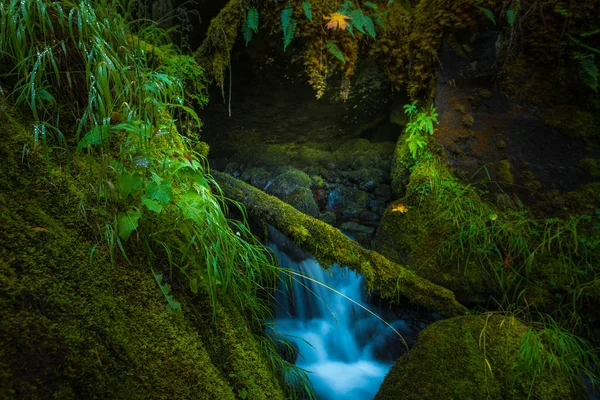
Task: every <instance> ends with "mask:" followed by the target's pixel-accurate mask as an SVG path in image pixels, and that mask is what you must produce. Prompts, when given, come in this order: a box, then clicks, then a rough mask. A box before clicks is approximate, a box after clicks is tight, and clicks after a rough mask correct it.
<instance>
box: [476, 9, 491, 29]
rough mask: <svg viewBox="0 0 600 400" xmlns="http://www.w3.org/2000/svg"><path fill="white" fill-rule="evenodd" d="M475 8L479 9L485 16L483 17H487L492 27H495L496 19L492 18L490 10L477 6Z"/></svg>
mask: <svg viewBox="0 0 600 400" xmlns="http://www.w3.org/2000/svg"><path fill="white" fill-rule="evenodd" d="M477 8H479V9H480V10H481V11H482V12H483V13H484V14H485V16H486V17H488V19H489V20H490V21H492V22H493V23H494V25H496V17H494V13H493V12H492V10H490V9H489V8H485V7H481V6H477Z"/></svg>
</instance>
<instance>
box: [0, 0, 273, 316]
mask: <svg viewBox="0 0 600 400" xmlns="http://www.w3.org/2000/svg"><path fill="white" fill-rule="evenodd" d="M105 5H106V8H98V9H96V8H94V6H93V3H91V2H89V1H88V0H80V1H78V2H76V3H73V4H69V5H68V6H65V8H63V6H62V3H59V2H51V1H49V0H36V1H31V2H23V1H19V0H11V1H8V2H2V3H0V15H1V17H0V18H1V20H0V29H1V31H0V54H1V55H2V60H3V61H4V62H7V63H8V65H9V66H10V67H11V68H13V70H12V72H11V73H10V74H7V75H4V76H3V78H8V79H11V80H12V81H13V82H14V90H13V92H12V97H13V98H14V99H15V101H16V103H17V104H18V105H20V104H27V105H28V106H29V108H30V109H31V112H32V114H33V119H34V133H35V135H36V137H35V144H34V149H33V150H34V151H38V150H39V149H41V150H42V151H43V152H44V158H45V159H46V164H47V166H48V167H49V169H56V168H59V167H60V161H61V159H60V157H61V156H60V155H59V156H57V157H54V154H53V152H52V151H51V150H52V149H54V148H56V146H61V149H62V150H63V151H62V152H61V153H60V154H63V156H62V157H68V155H69V153H70V152H71V154H75V155H76V157H77V158H78V159H79V158H81V157H84V154H87V157H88V160H89V165H90V166H89V168H90V184H89V188H91V190H89V191H88V192H87V193H84V195H83V197H82V199H81V209H82V210H83V211H84V212H85V213H86V214H87V213H88V212H91V213H92V214H94V215H98V216H101V217H102V218H104V219H105V221H106V222H105V223H104V224H102V226H104V227H105V229H104V231H105V233H106V235H105V237H106V243H104V245H103V246H102V245H97V246H95V247H94V248H93V249H92V251H91V252H90V261H91V262H94V255H95V254H98V249H99V248H100V247H106V248H107V250H108V251H109V253H110V254H111V260H112V261H113V263H114V262H115V260H116V254H115V249H118V251H120V253H121V254H122V256H123V258H124V259H125V260H126V261H129V260H130V258H129V256H128V253H132V252H135V253H137V254H140V252H141V253H142V254H145V255H146V257H147V261H148V264H149V266H150V269H151V270H152V273H153V276H154V278H155V280H156V283H157V285H158V287H159V288H160V291H161V292H162V294H163V296H164V297H165V299H166V301H167V310H168V311H169V312H171V313H179V312H180V305H179V303H178V302H177V301H176V300H175V299H174V298H173V295H172V293H171V291H170V289H171V283H172V282H173V279H174V273H173V271H174V270H175V271H176V272H177V273H179V274H180V275H181V276H183V277H184V279H185V280H186V281H187V283H188V287H189V289H190V290H191V291H192V292H194V293H195V292H197V290H198V287H199V285H202V286H205V287H206V288H207V290H208V293H209V295H210V300H211V304H212V306H213V310H216V307H217V298H218V297H221V296H227V297H228V298H231V299H232V300H233V301H234V303H235V304H236V305H237V307H238V308H239V309H241V310H245V312H246V313H247V314H248V315H249V316H251V317H252V318H253V320H254V321H260V320H262V319H264V318H266V317H268V316H269V315H270V312H271V311H270V309H269V308H268V307H267V305H266V303H265V301H264V300H262V297H261V295H260V294H259V293H260V292H261V291H262V290H263V289H262V288H263V287H264V286H267V287H273V286H274V281H275V280H276V279H277V278H278V275H279V270H278V268H277V266H276V265H275V262H274V260H273V258H272V255H271V254H270V253H269V252H268V250H267V249H266V248H265V247H264V246H263V245H262V244H260V243H259V242H258V241H257V239H256V238H255V237H254V236H253V235H252V234H251V233H250V230H249V228H248V226H247V224H246V221H245V211H244V209H243V207H242V206H241V205H240V204H237V203H235V202H230V203H229V204H230V205H231V206H232V207H233V208H234V209H235V212H237V213H238V214H239V215H240V216H241V220H235V219H230V218H229V217H228V208H227V205H226V199H225V198H224V197H223V196H222V194H221V192H220V189H219V187H218V185H217V184H216V183H215V182H214V180H213V179H212V177H211V176H210V174H209V168H208V163H207V161H206V159H205V158H204V156H203V155H202V154H200V153H199V152H197V151H195V150H194V142H192V141H191V140H190V139H188V138H186V137H185V136H183V135H181V134H180V133H179V132H178V130H177V124H178V119H179V120H184V119H186V118H188V119H190V120H191V121H194V122H195V124H196V128H198V127H199V126H200V121H199V119H198V116H197V115H196V113H195V112H194V111H193V109H192V108H191V107H189V106H188V105H186V100H185V89H184V84H183V82H182V78H185V79H188V80H198V78H200V79H199V82H202V78H203V76H202V70H201V69H198V68H196V66H195V64H194V62H193V61H192V60H191V59H190V58H181V57H179V58H178V59H177V61H176V62H174V63H169V61H167V62H166V63H165V64H164V65H163V66H161V65H156V63H155V59H153V58H152V57H153V56H156V55H158V53H159V52H160V50H157V49H155V48H154V47H152V50H153V51H152V52H146V49H147V44H146V43H143V42H142V41H140V40H139V39H137V38H136V37H135V36H132V35H131V34H130V31H129V28H128V25H127V23H126V21H125V20H124V19H123V18H122V17H121V16H120V15H119V14H118V13H116V12H111V10H114V9H112V8H110V7H109V5H108V4H105ZM250 14H252V15H250V16H249V17H250V18H249V24H250V28H256V26H257V25H258V14H257V13H256V14H254V13H253V12H252V13H250ZM161 54H162V56H163V57H169V53H166V55H165V53H164V52H163V53H161ZM182 60H183V61H185V62H184V63H183V64H180V65H181V69H180V71H178V73H175V72H176V71H175V70H176V69H177V68H176V65H177V63H178V62H179V61H182ZM172 73H173V74H172ZM180 76H181V78H180ZM197 84H200V83H197ZM63 88H64V90H62V89H63ZM202 88H203V87H202ZM203 93H204V92H200V93H198V94H197V95H198V96H199V97H197V98H196V100H202V101H205V97H203V96H204V94H203ZM69 104H73V107H68V106H66V105H69ZM64 120H66V121H69V120H77V121H78V123H77V126H76V129H75V132H74V133H70V134H69V135H67V134H65V133H63V130H62V129H64V127H63V125H66V124H64V123H63V125H61V124H60V122H61V121H64ZM50 132H56V135H55V137H54V138H51V137H50ZM51 155H52V156H53V157H52V160H51V157H50V156H51ZM73 157H75V156H73ZM92 166H93V167H92Z"/></svg>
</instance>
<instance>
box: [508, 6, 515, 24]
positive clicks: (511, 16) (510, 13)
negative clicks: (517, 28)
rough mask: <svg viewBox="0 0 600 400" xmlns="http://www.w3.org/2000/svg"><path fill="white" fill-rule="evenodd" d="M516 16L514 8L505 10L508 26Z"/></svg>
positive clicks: (513, 21)
mask: <svg viewBox="0 0 600 400" xmlns="http://www.w3.org/2000/svg"><path fill="white" fill-rule="evenodd" d="M516 17H517V13H516V12H515V10H514V9H512V8H509V9H508V11H507V12H506V20H507V21H508V24H509V25H510V26H512V25H514V23H515V19H516Z"/></svg>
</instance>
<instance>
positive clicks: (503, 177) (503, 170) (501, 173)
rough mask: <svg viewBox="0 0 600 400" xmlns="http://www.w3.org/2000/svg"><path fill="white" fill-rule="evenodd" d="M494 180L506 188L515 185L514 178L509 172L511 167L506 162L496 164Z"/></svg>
mask: <svg viewBox="0 0 600 400" xmlns="http://www.w3.org/2000/svg"><path fill="white" fill-rule="evenodd" d="M496 179H497V180H498V182H500V183H501V184H503V185H506V186H512V185H513V184H514V183H515V178H514V176H513V174H512V172H511V166H510V162H509V161H508V160H502V161H500V163H499V164H498V170H497V172H496Z"/></svg>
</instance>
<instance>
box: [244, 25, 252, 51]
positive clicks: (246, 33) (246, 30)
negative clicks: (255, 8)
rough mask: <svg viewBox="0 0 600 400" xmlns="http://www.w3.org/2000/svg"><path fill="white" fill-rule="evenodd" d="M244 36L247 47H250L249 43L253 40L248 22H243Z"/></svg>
mask: <svg viewBox="0 0 600 400" xmlns="http://www.w3.org/2000/svg"><path fill="white" fill-rule="evenodd" d="M242 36H243V37H244V41H245V42H246V47H248V43H250V41H251V40H252V29H250V27H249V26H248V22H247V21H246V20H244V21H242Z"/></svg>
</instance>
